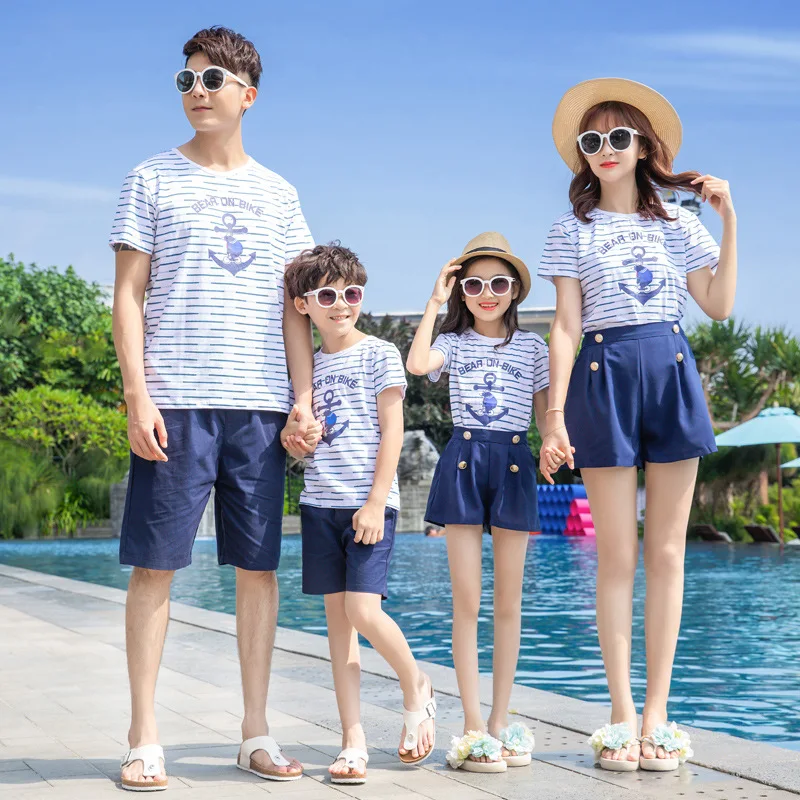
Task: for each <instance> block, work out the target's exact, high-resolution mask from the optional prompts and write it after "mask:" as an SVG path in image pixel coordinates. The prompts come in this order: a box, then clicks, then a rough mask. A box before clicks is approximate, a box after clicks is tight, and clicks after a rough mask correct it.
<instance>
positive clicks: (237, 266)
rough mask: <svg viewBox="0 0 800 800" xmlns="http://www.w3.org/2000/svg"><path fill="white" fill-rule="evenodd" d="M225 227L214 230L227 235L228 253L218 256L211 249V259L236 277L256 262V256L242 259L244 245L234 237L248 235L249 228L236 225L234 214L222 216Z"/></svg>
mask: <svg viewBox="0 0 800 800" xmlns="http://www.w3.org/2000/svg"><path fill="white" fill-rule="evenodd" d="M222 225H223V227H219V226H216V227H215V228H214V230H215V231H216V232H217V233H224V234H225V237H224V238H225V245H226V250H227V252H226V253H225V255H224V256H218V255H217V254H216V253H214V251H213V250H212V249H211V248H209V249H208V256H209V258H210V259H211V260H212V261H213V262H214V263H215V264H216V265H217V266H218V267H222V268H223V269H226V270H228V272H230V273H231V275H236V273H237V272H241V271H242V270H243V269H247V267H249V266H250V265H251V264H252V263H253V261H254V260H255V257H256V254H255V253H250V255H249V256H246V257H245V258H242V251H243V250H244V245H243V244H242V243H241V242H240V241H239V240H238V239H237V238H236V237H235V236H234V235H233V234H234V233H237V234H238V233H247V228H245V227H244V225H239V226H238V227H237V225H236V217H234V216H233V214H223V215H222Z"/></svg>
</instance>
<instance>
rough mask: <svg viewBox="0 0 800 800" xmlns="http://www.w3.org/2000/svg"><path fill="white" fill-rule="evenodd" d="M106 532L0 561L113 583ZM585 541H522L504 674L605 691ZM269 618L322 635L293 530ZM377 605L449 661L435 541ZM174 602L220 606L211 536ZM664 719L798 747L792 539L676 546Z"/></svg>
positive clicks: (583, 691) (446, 605)
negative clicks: (682, 576) (517, 599)
mask: <svg viewBox="0 0 800 800" xmlns="http://www.w3.org/2000/svg"><path fill="white" fill-rule="evenodd" d="M485 540H486V541H485V543H484V587H483V614H482V617H481V624H480V627H479V637H480V666H481V670H482V671H486V672H489V671H490V670H491V657H492V647H491V641H492V629H491V602H492V593H491V585H492V584H491V542H490V540H489V537H485ZM117 547H118V543H117V542H116V541H113V540H111V541H108V540H106V541H80V540H72V541H56V542H0V562H4V563H6V564H12V565H15V566H19V567H25V568H27V569H35V570H39V571H42V572H49V573H53V574H56V575H62V576H64V577H68V578H75V579H78V580H84V581H91V582H93V583H99V584H103V585H106V586H115V587H117V588H120V589H124V588H125V587H126V585H127V581H128V574H129V571H130V570H129V568H127V567H121V566H120V565H119V563H118V561H117ZM595 564H596V553H595V547H594V541H593V540H592V539H582V538H577V537H575V538H572V537H536V538H532V539H531V542H530V545H529V548H528V561H527V567H526V572H525V587H524V595H523V596H524V604H523V632H522V652H521V654H520V662H519V670H518V672H517V681H518V682H520V683H522V684H526V685H528V686H534V687H536V688H539V689H543V690H546V691H551V692H557V693H559V694H565V695H570V696H572V697H578V698H581V699H583V700H592V701H607V700H608V694H607V692H606V687H605V677H604V674H603V664H602V660H601V656H600V648H599V646H598V643H597V631H596V628H595V623H594V570H595ZM641 569H642V567H641V564H640V574H639V576H638V580H637V588H636V594H635V598H634V641H633V685H634V693H635V697H636V702H637V705H638V707H639V708H640V709H641V703H642V701H643V698H644V686H645V680H644V678H645V669H644V663H645V662H644V632H643V612H644V591H643V590H644V585H643V574H642V573H641ZM279 574H280V580H281V609H280V615H279V622H280V624H281V625H284V626H286V627H288V628H296V629H300V630H304V631H309V632H312V633H322V634H324V633H325V617H324V611H323V605H322V599H321V598H317V597H306V596H304V595H303V594H302V593H301V591H300V537H298V536H287V537H286V538H285V539H284V543H283V555H282V560H281V568H280V573H279ZM389 595H390V597H389V600H388V601H387V603H386V609H387V611H388V612H389V613H390V614H392V615H393V616H394V617H395V619H396V620H397V621H398V623H399V624H400V625H401V627H402V628H403V630H404V632H405V634H406V636H407V637H408V640H409V642H410V644H411V647H412V648H413V650H414V652H415V654H416V655H417V656H419V657H421V658H424V659H427V660H429V661H434V662H438V663H440V664H446V665H449V666H452V658H451V647H450V614H451V604H450V593H449V580H448V568H447V554H446V551H445V542H444V539H434V538H425V537H424V536H422V535H404V536H399V537H398V539H397V546H396V548H395V556H394V561H393V565H392V572H391V576H390V582H389ZM173 598H174V599H175V600H178V601H181V602H184V603H189V604H192V605H197V606H201V607H202V608H208V609H212V610H215V611H224V612H227V613H233V611H234V606H235V596H234V573H233V570H232V569H229V568H221V567H219V566H217V563H216V545H215V543H214V542H213V541H210V540H198V542H197V543H196V545H195V549H194V564H193V565H192V567H190V568H189V569H186V570H183V571H182V572H180V573H178V575H177V577H176V579H175V583H174V589H173ZM670 713H671V716H672V718H674V719H675V720H677V721H678V722H680V723H683V724H686V725H696V726H697V727H700V728H708V729H711V730H716V731H722V732H725V733H731V734H733V735H736V736H744V737H746V738H749V739H756V740H761V741H768V742H773V743H775V744H779V745H781V746H784V747H791V748H793V749H800V548H788V549H787V550H786V551H785V552H784V553H780V551H779V549H778V548H777V547H770V546H758V545H739V546H731V547H729V546H723V545H712V544H701V543H690V544H689V547H688V552H687V560H686V596H685V603H684V615H683V625H682V627H681V636H680V641H679V644H678V653H677V657H676V662H675V672H674V679H673V683H672V696H671V698H670Z"/></svg>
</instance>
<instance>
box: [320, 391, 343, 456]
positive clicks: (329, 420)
mask: <svg viewBox="0 0 800 800" xmlns="http://www.w3.org/2000/svg"><path fill="white" fill-rule="evenodd" d="M333 397H334V392H333V389H328V391H327V392H325V394H324V395H323V396H322V399H323V400H324V404H323V405H322V406H321V408H319V409H318V410H320V411H321V412H322V416H323V422H322V427H323V431H324V432H323V434H322V441H323V442H325V444H327V445H331V444H333V442H334V440H335V439H337V438H338V437H339V436H341V435H342V434H343V433H344V432H345V431H346V430H347V428H348V427H349V426H350V420H347V422H343V423H342V424H341V427H340V428H339V430H337V431H334V430H332V429H333V427H334V426H335V425H336V422H337V416H336V412H335V411H334V410H333V409H334V408H338V407H339V406H340V405H342V401H341V400H334V399H333Z"/></svg>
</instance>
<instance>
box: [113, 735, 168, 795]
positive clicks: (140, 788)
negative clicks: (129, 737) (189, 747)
mask: <svg viewBox="0 0 800 800" xmlns="http://www.w3.org/2000/svg"><path fill="white" fill-rule="evenodd" d="M134 761H141V762H142V777H143V778H156V776H157V775H159V774H160V772H161V761H164V763H165V765H166V759H165V758H164V749H163V748H162V747H161V745H158V744H144V745H142V746H141V747H133V748H131V749H130V750H128V752H127V753H125V755H124V756H122V762H121V763H120V768H123V767H127V766H128V764H132V763H133V762H134ZM119 782H120V785H121V786H122V788H123V789H125V790H126V791H128V792H163V791H164V789H166V788H167V787H168V786H169V779H168V778H163V779H162V780H158V779H156V780H152V781H131V780H127V779H126V778H123V777H122V776H121V775H120V779H119Z"/></svg>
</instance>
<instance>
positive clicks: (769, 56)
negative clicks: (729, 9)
mask: <svg viewBox="0 0 800 800" xmlns="http://www.w3.org/2000/svg"><path fill="white" fill-rule="evenodd" d="M640 41H642V42H643V43H644V44H645V45H649V46H651V47H656V48H659V49H661V50H664V51H667V52H670V51H671V52H675V53H676V54H679V55H681V56H682V57H686V56H695V57H698V58H710V57H712V56H725V57H728V58H732V59H735V60H738V61H744V60H749V61H773V62H775V61H777V62H781V63H784V64H787V65H789V64H800V35H798V34H789V35H784V34H778V33H734V32H725V31H716V32H710V33H675V34H662V35H658V36H647V37H644V39H643V40H640Z"/></svg>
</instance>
